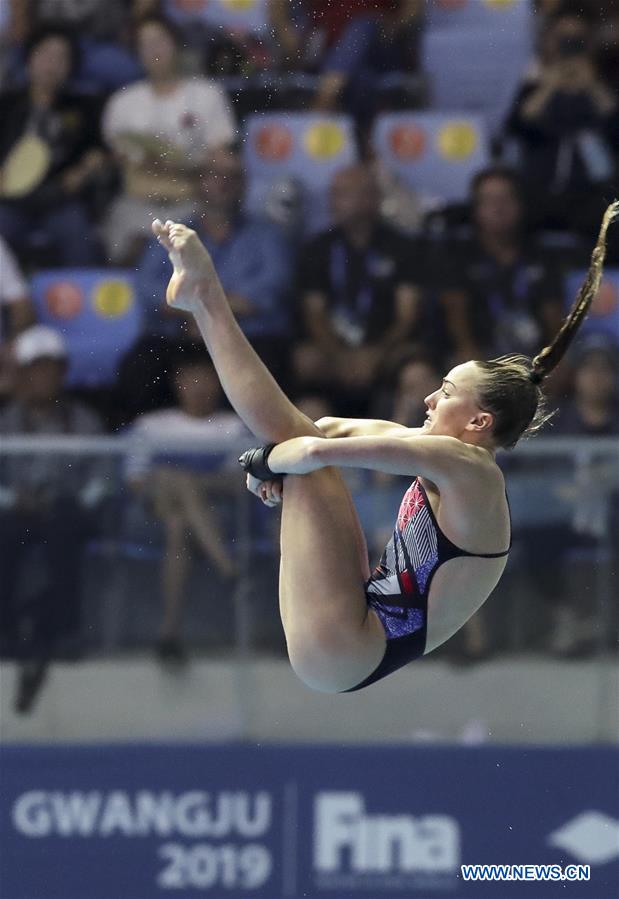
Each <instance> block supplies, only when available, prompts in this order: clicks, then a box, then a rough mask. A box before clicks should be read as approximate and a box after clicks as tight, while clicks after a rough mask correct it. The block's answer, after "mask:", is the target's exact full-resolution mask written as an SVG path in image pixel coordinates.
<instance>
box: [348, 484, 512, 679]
mask: <svg viewBox="0 0 619 899" xmlns="http://www.w3.org/2000/svg"><path fill="white" fill-rule="evenodd" d="M510 548H511V542H510ZM508 553H509V549H507V550H506V551H505V552H502V553H470V552H466V550H464V549H460V548H459V547H458V546H456V545H455V544H454V543H452V542H451V540H449V539H448V538H447V537H446V536H445V534H443V532H442V531H441V529H440V527H439V526H438V522H437V520H436V518H435V517H434V512H433V511H432V506H431V505H430V501H429V499H428V495H427V493H426V491H425V490H424V488H423V486H422V485H421V482H420V481H419V478H415V480H414V481H413V483H412V484H411V485H410V487H409V488H408V490H407V491H406V493H405V494H404V497H403V499H402V503H401V505H400V511H399V513H398V520H397V522H396V525H395V528H394V531H393V536H392V538H391V540H390V541H389V543H388V544H387V547H386V549H385V551H384V553H383V555H382V558H381V560H380V562H379V564H378V566H377V567H376V569H375V571H374V573H373V574H372V576H371V577H370V579H369V580H368V581H367V583H366V585H365V594H366V598H367V602H368V606H369V607H370V608H372V609H374V611H375V612H376V614H377V615H378V617H379V618H380V620H381V622H382V625H383V627H384V629H385V635H386V637H387V647H386V650H385V655H384V656H383V660H382V661H381V663H380V664H379V666H378V667H377V668H376V669H375V670H374V671H373V672H372V673H371V674H370V675H369V676H368V677H366V678H365V680H363V681H361V683H360V684H357V686H356V687H351V689H350V690H345V691H343V692H345V693H351V692H352V691H354V690H361V689H362V688H363V687H367V686H369V684H373V683H374V682H375V681H377V680H380V679H381V678H383V677H386V676H387V675H388V674H391V673H392V672H393V671H397V669H398V668H402V667H403V666H404V665H406V664H408V662H412V661H413V659H417V658H419V656H422V655H423V654H424V652H425V648H426V632H427V624H428V620H427V619H428V594H429V593H430V586H431V584H432V578H433V577H434V575H435V574H436V572H437V571H438V569H439V568H440V566H441V565H442V564H443V563H444V562H447V561H449V560H450V559H458V558H464V557H469V558H471V557H472V558H482V559H499V558H501V557H502V556H506V555H507V554H508Z"/></svg>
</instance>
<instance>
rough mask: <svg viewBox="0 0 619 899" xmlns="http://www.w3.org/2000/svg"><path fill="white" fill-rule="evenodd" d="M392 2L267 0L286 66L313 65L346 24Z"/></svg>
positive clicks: (389, 5)
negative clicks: (291, 0) (284, 0)
mask: <svg viewBox="0 0 619 899" xmlns="http://www.w3.org/2000/svg"><path fill="white" fill-rule="evenodd" d="M411 2H412V3H416V2H418V0H411ZM392 6H393V0H347V2H346V3H332V2H331V0H300V2H296V3H282V2H281V0H269V17H270V22H271V27H272V29H273V33H274V36H275V40H276V42H277V44H278V46H279V47H280V49H281V52H282V56H283V61H284V62H287V68H288V69H289V70H290V69H298V68H302V69H315V68H317V67H318V65H319V63H320V58H321V56H322V54H324V53H325V51H328V50H330V49H331V48H332V47H333V46H334V45H335V44H336V43H337V42H338V40H339V39H340V38H341V37H342V35H343V33H344V32H345V31H346V28H347V26H349V25H350V24H352V23H354V22H355V21H356V20H357V19H358V18H360V17H363V18H365V17H367V16H371V15H375V14H376V13H377V12H380V11H381V10H390V9H391V8H392Z"/></svg>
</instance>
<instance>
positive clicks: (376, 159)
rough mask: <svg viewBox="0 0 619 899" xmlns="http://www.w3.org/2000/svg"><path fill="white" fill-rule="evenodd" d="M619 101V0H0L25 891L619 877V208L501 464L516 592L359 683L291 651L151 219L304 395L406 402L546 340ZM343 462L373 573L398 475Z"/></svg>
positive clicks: (6, 589) (265, 514)
mask: <svg viewBox="0 0 619 899" xmlns="http://www.w3.org/2000/svg"><path fill="white" fill-rule="evenodd" d="M618 91H619V3H617V2H615V0H341V2H340V0H105V2H104V0H0V123H1V124H0V657H1V668H0V674H1V682H0V701H1V708H0V713H1V715H0V728H1V734H0V737H1V745H0V759H1V760H2V768H3V789H2V792H1V797H0V815H1V817H0V839H1V840H2V843H3V845H4V846H5V847H7V849H8V851H7V852H5V853H3V854H4V855H5V860H4V862H3V864H2V866H1V867H0V896H2V899H73V897H78V896H79V897H80V899H83V897H84V896H85V895H87V896H88V897H91V899H112V897H122V899H156V897H159V896H162V895H165V893H166V891H168V890H173V891H174V894H175V895H177V896H188V897H193V896H198V895H205V894H206V895H210V896H215V897H217V899H219V897H223V896H233V897H234V896H238V897H247V896H256V897H268V899H277V897H280V896H286V897H302V896H303V897H312V899H313V897H317V896H320V897H325V899H347V897H353V896H365V897H373V896H382V895H397V896H403V897H411V899H412V897H414V899H430V897H432V896H434V895H444V894H445V892H446V891H448V892H449V895H450V896H453V897H454V899H457V897H460V896H472V897H476V896H477V895H479V893H480V892H481V891H482V888H481V887H478V886H477V887H476V886H475V885H474V884H467V883H465V882H464V881H463V879H462V876H461V872H460V865H461V864H466V863H477V862H480V863H482V862H484V863H485V862H487V863H508V864H518V863H536V864H537V863H539V864H550V865H552V864H558V865H563V866H565V865H570V864H576V865H578V864H584V865H590V866H591V870H590V875H591V880H590V881H588V882H585V881H582V880H581V881H576V882H569V881H567V882H566V881H564V882H547V883H544V884H542V885H539V884H538V885H537V886H535V885H533V884H530V883H529V884H526V885H520V886H515V885H512V887H511V888H510V892H511V893H512V894H513V895H518V896H519V895H523V896H524V895H525V894H526V896H528V897H532V899H536V896H537V895H539V896H541V895H542V894H543V895H544V896H549V897H552V896H559V895H561V896H567V897H574V899H577V897H587V899H588V897H591V899H604V897H606V896H608V897H610V896H616V895H617V893H618V892H619V806H618V803H617V797H618V796H619V756H618V754H617V743H618V741H619V678H618V671H619V668H618V664H617V662H618V655H617V647H618V642H617V638H618V635H619V603H618V601H617V596H618V595H619V567H618V557H619V439H618V435H619V230H617V228H615V230H613V229H612V228H611V231H610V234H609V244H608V252H607V262H606V269H605V275H604V279H603V282H602V285H601V287H600V290H599V292H598V295H597V297H596V299H595V301H594V304H593V308H592V311H591V313H590V315H589V318H588V319H587V321H586V323H585V325H584V326H583V328H582V331H581V333H580V334H579V337H578V340H577V342H576V344H575V346H574V347H573V349H572V350H571V351H570V354H569V356H568V358H567V359H566V360H565V361H564V362H563V363H562V364H561V366H560V367H559V368H558V369H557V370H556V372H555V373H554V374H553V376H552V378H551V380H550V382H549V384H548V393H549V398H550V402H551V404H552V407H553V408H555V409H556V410H557V411H556V414H555V416H554V418H553V420H552V422H551V423H550V425H548V426H547V427H546V430H545V431H544V433H543V434H542V435H541V436H539V437H537V438H536V439H535V440H532V441H528V442H523V443H522V445H520V446H519V447H518V448H517V449H516V450H515V451H513V452H509V453H502V454H500V456H499V460H498V461H499V464H500V465H501V467H502V468H503V470H504V473H505V476H506V480H507V484H508V492H509V498H510V503H511V509H512V516H513V527H514V544H513V550H512V553H511V555H510V559H509V564H508V568H507V571H506V573H505V575H504V576H503V579H502V581H501V583H500V584H499V586H498V587H497V589H496V590H495V592H494V594H493V596H492V598H491V599H490V600H489V601H488V602H487V604H486V605H485V606H484V607H483V609H482V610H481V611H480V612H479V613H478V614H477V615H476V616H475V617H474V618H473V619H472V620H471V621H470V622H469V624H468V625H467V626H466V627H465V628H464V629H463V630H462V631H461V632H460V633H459V634H458V635H456V636H455V637H454V638H453V639H452V640H450V641H449V642H448V643H447V644H445V645H443V646H442V647H440V648H439V649H438V650H437V651H435V652H433V653H432V655H431V656H429V657H425V658H424V659H423V660H421V661H418V662H416V663H415V664H414V665H411V666H409V667H407V668H405V669H403V670H401V671H399V672H397V673H396V674H395V675H393V676H391V677H389V678H388V679H386V680H384V681H381V682H379V683H378V684H376V685H374V686H372V687H371V688H369V689H368V690H366V691H363V692H362V693H359V694H352V695H351V696H346V697H343V696H329V695H321V694H317V693H312V692H311V691H309V690H308V689H307V688H305V687H304V686H303V685H302V684H301V683H300V682H299V681H298V680H296V678H295V676H294V674H293V672H292V671H291V669H290V666H289V664H288V661H287V658H286V653H285V644H284V639H283V633H282V629H281V624H280V622H279V614H278V606H277V577H278V514H279V513H278V512H277V511H273V510H269V509H267V508H265V507H264V506H262V505H261V504H260V503H259V502H258V501H257V500H256V499H255V498H254V497H252V496H251V495H250V494H249V493H247V491H246V490H245V488H244V481H243V479H242V478H241V476H240V474H239V470H238V465H237V462H236V459H237V456H238V454H239V452H240V451H242V450H244V449H246V448H247V447H248V446H250V445H251V444H252V442H253V438H252V435H251V434H249V433H248V432H247V431H246V430H245V429H244V427H243V425H242V423H241V422H240V421H239V419H238V418H237V416H236V415H235V413H234V412H233V411H232V409H231V408H230V406H229V405H228V404H227V402H226V399H225V396H224V395H223V393H222V390H221V387H220V385H219V382H218V379H217V376H216V374H215V371H214V369H213V367H212V365H211V363H210V360H209V358H208V356H207V354H206V351H205V350H204V348H203V347H202V346H201V344H200V341H199V339H198V336H199V335H198V334H197V332H196V330H195V326H194V325H193V324H192V321H190V320H189V319H187V318H186V317H185V316H184V315H183V314H180V313H178V312H173V311H171V310H169V309H168V308H167V307H166V306H165V301H164V298H165V286H166V283H167V279H168V276H169V263H168V261H167V258H166V256H165V254H164V253H163V252H162V250H161V248H160V247H159V246H158V245H157V244H156V242H154V241H153V240H152V239H151V236H150V222H151V221H152V219H153V218H155V217H159V218H161V219H162V220H166V219H168V218H171V219H175V220H181V221H185V222H187V223H189V224H191V226H192V227H194V228H195V229H196V231H197V232H198V234H199V235H200V237H201V239H202V240H203V241H204V243H205V244H206V246H207V247H208V249H209V251H210V253H211V255H212V256H213V259H214V262H215V265H216V267H217V270H218V272H219V275H220V278H221V280H222V283H223V286H224V289H225V291H226V293H227V296H228V299H229V301H230V304H231V306H232V308H233V310H234V312H235V314H236V316H237V318H238V320H239V323H240V324H241V327H242V328H243V331H244V332H245V334H246V335H247V337H248V339H249V340H250V342H251V343H252V345H253V346H254V347H255V348H256V350H257V352H258V353H259V354H260V355H261V357H262V358H263V359H264V361H265V363H266V364H267V366H268V367H269V368H270V370H271V371H272V372H273V373H274V375H275V376H276V378H277V380H278V381H279V383H280V384H281V385H282V387H283V388H284V389H285V390H286V392H287V393H288V395H289V396H290V397H291V398H292V399H293V400H294V401H295V402H296V403H297V404H298V405H299V406H300V407H301V408H302V409H303V410H304V411H305V412H306V413H307V414H308V415H310V416H311V417H312V418H313V419H318V418H320V417H322V416H325V415H337V416H352V417H364V416H369V417H373V418H388V419H391V420H394V421H398V422H401V423H403V424H407V425H410V426H414V425H416V424H417V423H419V422H421V420H422V419H423V414H424V405H423V398H424V397H425V396H426V395H427V394H428V393H430V392H431V391H432V390H434V389H435V387H436V385H437V383H438V382H440V379H441V377H442V375H443V374H444V373H445V371H447V370H448V368H449V367H451V366H452V365H454V364H456V363H458V362H459V361H464V360H466V359H479V358H491V357H493V356H497V355H500V354H502V353H505V352H521V353H526V354H528V355H533V354H534V353H535V352H536V351H538V349H539V348H541V347H542V346H543V345H545V344H546V343H547V342H548V341H549V340H550V339H551V338H552V336H553V335H554V333H555V332H556V329H557V327H558V325H559V323H560V321H561V318H562V316H563V315H564V314H565V312H566V310H567V308H568V307H569V305H570V304H571V302H572V300H573V299H574V297H575V294H576V292H577V290H578V287H579V286H580V284H581V282H582V280H583V278H584V275H585V272H586V270H587V268H588V264H589V257H590V253H591V250H592V247H593V245H594V243H595V239H596V235H597V230H598V228H599V224H600V221H601V217H602V214H603V212H604V209H605V208H606V206H607V204H608V203H609V202H610V201H612V200H613V199H614V198H617V197H619V179H618V163H619V93H618ZM347 479H348V481H349V484H350V487H351V489H352V491H353V494H354V496H355V500H356V504H357V508H358V511H359V514H360V517H361V520H362V523H363V526H364V529H365V532H366V534H367V537H368V543H369V548H370V561H371V563H372V564H373V565H374V564H376V563H377V562H378V559H379V557H380V554H381V552H382V549H383V547H384V545H385V543H386V542H387V540H388V538H389V535H390V531H391V528H392V527H393V522H394V519H395V516H396V513H397V508H398V505H399V500H400V498H401V495H402V494H403V492H404V490H405V489H406V486H407V481H406V479H400V478H394V477H391V476H384V475H380V474H376V473H370V472H352V473H348V474H347ZM35 859H36V864H33V862H34V861H35ZM519 890H521V891H522V892H518V891H519ZM483 895H488V896H497V897H503V896H504V895H505V894H504V887H503V886H502V884H500V883H495V884H489V883H487V884H485V886H484V887H483Z"/></svg>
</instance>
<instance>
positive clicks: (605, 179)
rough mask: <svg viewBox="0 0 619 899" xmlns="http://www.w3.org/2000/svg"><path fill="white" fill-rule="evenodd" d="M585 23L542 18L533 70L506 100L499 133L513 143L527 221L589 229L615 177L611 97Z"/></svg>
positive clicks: (572, 17)
mask: <svg viewBox="0 0 619 899" xmlns="http://www.w3.org/2000/svg"><path fill="white" fill-rule="evenodd" d="M592 35H593V32H592V27H591V24H590V22H589V21H588V20H587V19H586V18H584V17H583V16H581V15H577V14H576V13H574V12H572V11H570V10H569V9H568V10H567V11H563V12H562V11H561V10H560V11H559V12H558V13H557V15H556V16H555V17H554V18H552V19H550V21H549V23H548V25H547V30H546V33H545V34H544V35H543V36H542V52H541V58H540V64H539V66H538V67H537V70H536V71H534V72H532V73H530V75H529V77H527V78H526V79H525V81H524V83H523V85H522V86H521V88H520V90H519V91H518V93H517V96H516V97H515V99H514V102H513V106H512V109H511V112H510V114H509V116H508V119H507V124H506V133H507V135H508V136H509V137H511V138H514V139H515V140H516V142H517V146H518V148H519V153H520V158H521V161H520V169H521V171H522V175H523V178H524V181H525V184H526V189H527V199H528V201H529V205H530V207H531V211H532V213H533V214H534V216H535V224H542V225H543V226H544V227H552V228H562V229H573V230H576V231H579V232H584V233H589V232H591V233H597V226H598V224H599V219H600V216H601V214H602V212H603V210H604V207H605V206H606V203H607V197H606V194H607V192H608V190H609V189H611V185H612V183H613V181H614V178H615V177H616V160H615V158H614V153H615V148H616V145H617V138H618V136H619V108H618V101H617V97H616V95H615V94H614V93H613V92H612V91H611V90H610V89H609V87H607V85H605V84H604V83H603V81H602V80H601V78H600V76H599V74H598V72H597V70H596V65H595V56H594V49H593V42H592Z"/></svg>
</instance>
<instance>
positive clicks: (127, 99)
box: [102, 76, 236, 162]
mask: <svg viewBox="0 0 619 899" xmlns="http://www.w3.org/2000/svg"><path fill="white" fill-rule="evenodd" d="M102 127H103V135H104V137H105V139H106V141H107V142H108V143H110V144H113V142H114V138H115V137H116V136H117V135H120V134H123V133H125V132H131V131H133V132H138V133H141V134H148V135H153V136H155V137H157V138H160V139H161V140H165V141H169V142H170V143H172V144H174V145H175V146H177V147H178V148H179V149H181V150H183V151H185V152H186V153H187V161H188V162H199V161H200V159H201V158H202V157H203V155H204V150H205V149H208V148H214V147H217V146H220V145H221V144H226V143H230V142H232V141H233V140H234V139H235V137H236V123H235V120H234V115H233V113H232V107H231V105H230V102H229V100H228V97H227V96H226V94H225V93H224V91H223V90H222V88H220V87H219V85H218V84H215V82H213V81H210V80H209V79H207V78H203V77H201V76H199V77H196V78H183V79H181V80H180V81H179V84H178V87H177V89H176V90H175V91H174V92H173V93H171V94H165V95H163V96H162V95H160V94H156V93H155V91H154V90H153V88H152V86H151V84H150V82H148V81H138V82H136V83H135V84H130V85H129V86H128V87H124V88H122V89H121V90H119V91H116V93H115V94H113V95H112V96H111V97H110V99H109V100H108V102H107V105H106V107H105V109H104V112H103V123H102Z"/></svg>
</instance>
